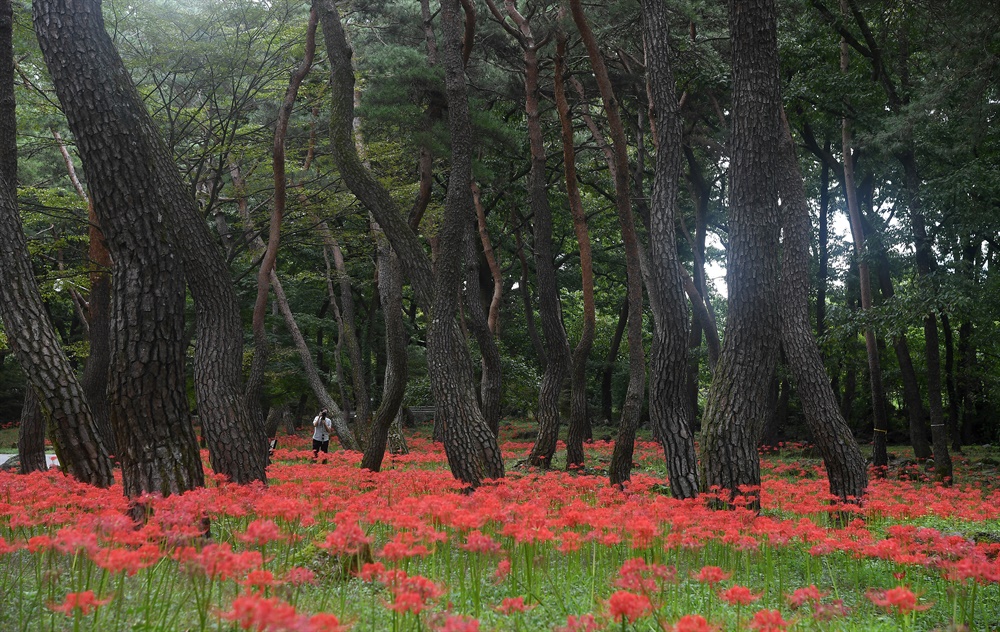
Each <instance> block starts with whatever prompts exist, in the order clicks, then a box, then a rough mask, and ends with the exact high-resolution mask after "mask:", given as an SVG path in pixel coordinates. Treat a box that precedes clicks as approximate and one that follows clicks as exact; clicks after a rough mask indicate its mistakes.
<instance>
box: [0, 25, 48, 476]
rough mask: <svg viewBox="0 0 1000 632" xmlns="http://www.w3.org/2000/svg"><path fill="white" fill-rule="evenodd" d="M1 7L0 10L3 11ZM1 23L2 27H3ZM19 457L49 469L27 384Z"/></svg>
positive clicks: (40, 421) (24, 463)
mask: <svg viewBox="0 0 1000 632" xmlns="http://www.w3.org/2000/svg"><path fill="white" fill-rule="evenodd" d="M2 10H3V9H2V7H0V11H2ZM2 28H3V27H2V25H0V29H2ZM17 458H18V461H19V462H20V465H19V469H18V471H19V472H20V473H21V474H30V473H32V472H44V471H45V470H47V469H49V465H48V462H47V460H46V458H45V417H44V416H42V407H41V406H40V405H39V403H38V397H37V396H36V395H35V389H33V388H32V387H31V385H30V384H29V385H27V387H26V388H25V389H24V404H23V405H22V406H21V423H20V425H19V426H18V428H17Z"/></svg>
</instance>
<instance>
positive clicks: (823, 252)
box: [816, 140, 830, 338]
mask: <svg viewBox="0 0 1000 632" xmlns="http://www.w3.org/2000/svg"><path fill="white" fill-rule="evenodd" d="M823 151H824V153H825V154H829V153H830V141H829V140H827V141H826V144H825V146H824V148H823ZM818 248H819V271H818V272H817V273H816V337H817V338H822V337H823V336H824V335H825V334H826V286H827V283H828V281H829V278H830V165H829V163H827V162H826V161H825V160H824V161H823V166H822V167H821V169H820V172H819V244H818Z"/></svg>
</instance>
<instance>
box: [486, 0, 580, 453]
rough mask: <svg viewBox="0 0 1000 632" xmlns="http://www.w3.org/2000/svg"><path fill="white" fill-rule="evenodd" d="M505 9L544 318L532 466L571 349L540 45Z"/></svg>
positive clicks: (549, 443)
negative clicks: (518, 52)
mask: <svg viewBox="0 0 1000 632" xmlns="http://www.w3.org/2000/svg"><path fill="white" fill-rule="evenodd" d="M488 4H489V5H490V7H491V8H492V9H493V10H494V14H495V15H496V16H497V19H499V20H500V21H501V22H502V23H504V24H505V25H506V23H505V22H504V18H503V16H502V15H501V14H500V13H499V11H497V10H496V9H495V7H494V5H493V3H492V2H489V3H488ZM505 4H506V8H507V14H508V15H509V16H510V17H511V19H512V20H513V21H514V23H515V24H516V25H517V30H515V29H513V28H510V27H508V30H509V32H511V33H512V34H514V35H515V36H516V37H517V39H518V41H519V43H520V44H521V48H522V49H523V50H524V93H525V105H524V111H525V114H526V116H527V122H528V145H529V147H530V152H531V169H530V171H529V174H528V199H529V201H530V204H531V211H532V214H533V215H534V217H533V219H532V226H533V228H534V246H535V248H534V251H535V287H536V290H537V292H538V313H539V316H541V320H542V337H543V347H544V351H545V372H544V373H543V374H542V383H541V387H540V388H539V391H538V415H537V416H538V436H537V437H536V439H535V444H534V446H532V448H531V453H530V454H529V455H528V462H529V463H530V464H531V465H533V466H535V467H542V468H547V467H549V466H550V465H551V464H552V455H553V454H554V453H555V451H556V441H557V440H558V439H559V425H560V417H559V395H560V393H561V392H562V385H563V381H564V380H565V378H566V372H567V370H568V369H569V362H570V351H569V344H568V343H567V342H566V331H565V329H563V324H562V314H561V309H560V305H559V284H558V281H557V279H556V269H555V264H554V263H553V254H552V208H551V206H550V205H549V195H548V182H547V178H546V167H545V158H546V156H545V139H544V137H543V134H542V126H541V121H540V119H539V103H538V93H539V90H540V86H539V79H538V72H539V70H538V48H537V43H536V42H535V38H534V35H533V33H532V31H531V25H530V24H529V22H528V20H527V19H526V18H525V17H524V16H522V15H521V14H520V13H519V12H518V11H517V8H516V7H515V6H514V3H513V2H510V1H508V2H506V3H505Z"/></svg>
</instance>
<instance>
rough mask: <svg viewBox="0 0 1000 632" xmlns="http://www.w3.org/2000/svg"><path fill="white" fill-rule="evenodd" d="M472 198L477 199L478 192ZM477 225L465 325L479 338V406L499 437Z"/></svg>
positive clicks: (496, 379) (498, 394)
mask: <svg viewBox="0 0 1000 632" xmlns="http://www.w3.org/2000/svg"><path fill="white" fill-rule="evenodd" d="M473 195H474V196H476V197H478V194H477V193H476V189H475V188H473ZM477 232H478V231H477V230H476V224H475V223H472V222H470V223H469V232H468V234H467V235H466V238H465V305H466V314H465V316H466V318H465V320H466V322H467V323H468V324H469V328H470V329H472V334H473V335H474V336H475V337H476V344H477V345H479V354H480V356H481V357H482V362H481V366H482V377H481V378H480V380H479V402H480V408H481V410H482V411H483V419H484V420H485V421H486V425H487V426H489V428H490V430H491V431H492V432H493V434H494V435H499V434H500V403H501V398H502V397H503V392H502V385H501V374H500V348H499V347H498V346H497V341H496V338H494V336H493V332H492V331H491V330H490V324H489V316H487V314H486V311H485V310H484V309H483V303H482V299H481V297H480V292H479V287H480V286H479V248H477V247H476V243H477V242H478V241H479V240H478V239H477V238H476V237H477Z"/></svg>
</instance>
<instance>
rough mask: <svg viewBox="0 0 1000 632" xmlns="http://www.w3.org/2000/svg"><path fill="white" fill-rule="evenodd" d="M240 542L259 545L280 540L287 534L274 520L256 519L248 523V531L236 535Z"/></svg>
mask: <svg viewBox="0 0 1000 632" xmlns="http://www.w3.org/2000/svg"><path fill="white" fill-rule="evenodd" d="M236 539H238V540H239V541H240V542H245V543H247V544H256V545H258V546H261V545H264V544H267V543H268V542H280V541H282V540H285V539H286V538H285V535H284V534H283V533H282V532H281V528H280V527H279V526H278V525H277V524H275V522H274V521H273V520H266V519H265V520H254V521H253V522H251V523H250V524H248V525H247V528H246V531H244V532H243V533H241V534H239V535H237V536H236Z"/></svg>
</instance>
